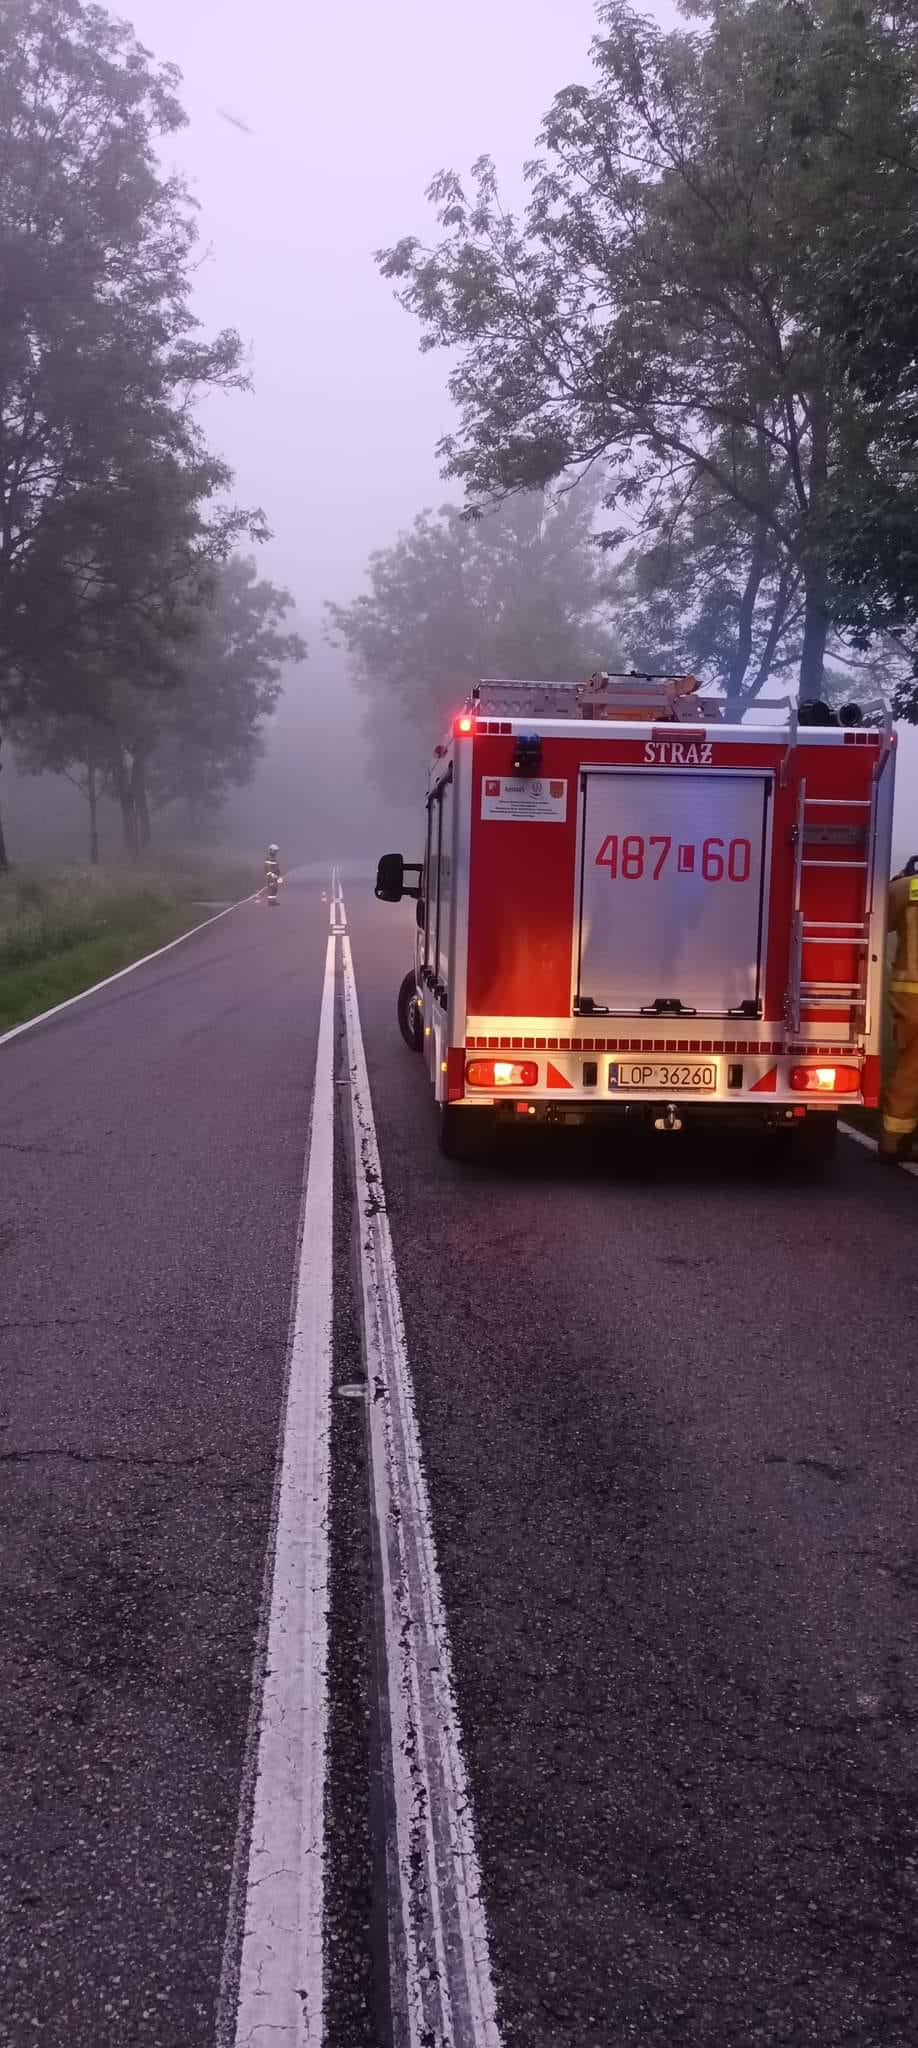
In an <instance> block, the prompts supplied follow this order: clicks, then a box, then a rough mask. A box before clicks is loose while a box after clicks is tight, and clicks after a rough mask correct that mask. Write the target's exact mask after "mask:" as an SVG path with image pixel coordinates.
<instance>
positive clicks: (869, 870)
mask: <svg viewBox="0 0 918 2048" xmlns="http://www.w3.org/2000/svg"><path fill="white" fill-rule="evenodd" d="M793 743H794V741H793V738H792V740H791V746H793ZM891 751H892V721H891V720H889V721H888V723H887V726H886V728H885V729H884V731H883V734H882V737H881V739H880V746H879V752H878V754H877V758H876V760H875V762H874V769H873V778H872V783H871V791H870V795H869V797H835V796H812V797H808V796H807V793H806V778H805V777H804V776H801V777H800V781H799V783H798V785H797V814H796V819H795V823H794V900H793V902H794V907H793V918H792V922H791V952H790V973H789V976H788V988H787V999H786V1003H785V1016H786V1022H787V1027H788V1030H789V1031H791V1032H798V1031H799V1030H800V1028H801V1024H802V1019H803V1012H804V1011H807V1012H808V1013H810V1014H812V1012H814V1011H818V1010H833V1011H839V1010H847V1011H848V1013H849V1023H848V1026H847V1029H844V1028H842V1027H841V1026H840V1025H839V1024H838V1021H837V1019H836V1020H834V1021H833V1023H832V1027H831V1029H832V1036H833V1038H838V1039H839V1040H840V1041H842V1042H846V1043H847V1044H849V1045H852V1046H853V1045H855V1044H857V1043H859V1042H860V1040H862V1039H864V1038H867V1037H869V1034H870V1030H871V1026H872V1019H871V1015H870V975H869V964H870V951H871V947H872V945H873V941H874V921H875V918H876V913H877V903H876V853H877V808H878V803H879V795H880V783H881V780H882V776H883V772H884V770H885V768H886V765H887V763H888V761H889V757H890V753H891ZM824 811H834V812H839V811H841V812H843V813H844V812H846V811H847V812H849V813H851V814H852V816H851V822H850V823H848V824H834V825H826V824H823V823H822V822H821V821H820V818H819V817H818V816H817V815H816V813H818V812H824ZM820 846H857V847H858V848H859V849H862V851H863V859H860V860H831V859H830V860H826V859H824V858H822V857H821V856H820V855H819V854H818V853H816V854H813V853H811V852H808V850H807V849H808V848H813V847H820ZM810 868H825V869H841V870H842V872H843V873H845V874H849V873H851V871H852V870H854V871H855V872H860V873H862V874H863V876H864V902H863V910H862V914H861V916H860V917H859V918H849V919H828V918H818V917H815V918H814V917H811V918H808V917H806V916H805V915H804V912H803V909H802V901H801V899H802V896H803V882H804V874H805V872H806V870H807V869H810ZM840 945H841V946H844V947H846V948H847V949H848V950H850V951H851V952H856V953H857V954H858V955H859V957H860V968H859V972H858V975H857V979H856V980H855V981H850V982H845V981H824V980H821V979H820V978H819V977H818V976H816V975H810V976H808V977H806V978H804V973H803V956H804V948H806V949H809V948H810V947H812V946H834V947H836V948H837V947H838V946H840Z"/></svg>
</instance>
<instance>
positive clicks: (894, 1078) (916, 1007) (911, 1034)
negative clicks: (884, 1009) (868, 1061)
mask: <svg viewBox="0 0 918 2048" xmlns="http://www.w3.org/2000/svg"><path fill="white" fill-rule="evenodd" d="M888 921H889V930H890V932H894V933H895V935H896V957H895V960H894V961H893V966H892V973H891V974H890V978H889V1003H890V1008H891V1010H892V1017H893V1034H894V1038H895V1044H896V1058H895V1064H894V1066H893V1069H892V1072H891V1074H890V1075H889V1078H888V1080H887V1082H886V1086H885V1088H884V1090H883V1123H882V1129H881V1132H880V1158H881V1159H885V1160H888V1161H889V1162H890V1163H891V1164H895V1162H896V1160H897V1159H899V1158H900V1157H901V1155H902V1153H903V1151H906V1150H907V1149H908V1139H909V1138H910V1137H911V1136H912V1133H913V1131H914V1130H915V1127H916V1125H918V854H913V855H912V858H911V860H909V861H906V864H905V867H904V868H903V870H902V873H901V875H896V876H895V877H894V879H893V881H892V882H891V883H890V885H889V913H888Z"/></svg>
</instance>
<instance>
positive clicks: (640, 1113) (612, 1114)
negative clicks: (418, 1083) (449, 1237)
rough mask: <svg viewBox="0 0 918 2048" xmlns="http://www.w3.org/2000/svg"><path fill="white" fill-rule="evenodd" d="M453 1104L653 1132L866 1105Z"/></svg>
mask: <svg viewBox="0 0 918 2048" xmlns="http://www.w3.org/2000/svg"><path fill="white" fill-rule="evenodd" d="M454 1107H455V1108H456V1109H457V1110H459V1111H460V1113H461V1112H462V1111H463V1110H478V1111H479V1112H480V1111H481V1110H486V1111H487V1112H488V1113H489V1114H491V1115H493V1117H494V1120H495V1122H496V1123H500V1124H506V1125H510V1124H513V1125H524V1126H525V1125H533V1124H556V1125H557V1124H568V1125H573V1126H577V1125H580V1126H584V1125H598V1124H607V1125H616V1126H617V1127H619V1128H621V1127H623V1126H625V1125H631V1126H633V1127H640V1126H643V1127H645V1128H646V1129H650V1130H652V1129H654V1128H662V1129H664V1130H665V1129H670V1130H673V1129H685V1130H688V1129H699V1128H701V1127H702V1126H707V1127H708V1128H712V1129H719V1130H726V1129H729V1128H733V1129H746V1130H779V1129H793V1127H794V1126H795V1125H797V1124H800V1123H802V1122H804V1121H810V1120H814V1119H816V1118H819V1119H820V1120H822V1119H825V1118H826V1117H830V1118H833V1119H834V1118H837V1117H838V1116H840V1115H842V1114H845V1113H846V1112H847V1111H848V1110H851V1109H862V1108H863V1107H864V1104H863V1100H862V1098H861V1096H859V1095H847V1096H845V1098H844V1100H843V1101H841V1100H836V1101H832V1102H822V1103H819V1104H818V1105H816V1104H813V1103H807V1104H803V1103H801V1101H800V1098H799V1096H797V1097H796V1098H795V1099H794V1100H793V1101H788V1102H776V1101H775V1100H774V1098H771V1099H769V1101H768V1102H767V1103H763V1102H761V1101H759V1102H757V1101H755V1100H753V1101H751V1102H750V1101H749V1100H748V1099H747V1100H745V1101H736V1100H734V1101H732V1102H726V1101H718V1100H712V1098H711V1097H710V1096H708V1097H706V1098H702V1099H699V1098H698V1097H697V1096H693V1097H690V1098H686V1099H683V1100H681V1101H680V1100H679V1099H678V1097H672V1096H670V1097H663V1096H654V1097H653V1099H652V1100H651V1099H648V1098H647V1097H642V1098H641V1099H640V1100H639V1101H637V1100H628V1101H624V1102H621V1101H619V1102H610V1101H609V1100H608V1099H605V1100H602V1101H596V1100H595V1098H594V1099H587V1098H585V1097H584V1098H581V1099H579V1100H575V1099H574V1098H572V1097H571V1096H568V1097H567V1098H566V1099H565V1100H564V1101H563V1102H559V1101H557V1100H556V1101H553V1102H546V1101H545V1100H544V1099H538V1098H533V1097H530V1096H515V1097H514V1098H513V1099H512V1100H511V1099H508V1098H507V1097H506V1096H500V1097H497V1096H489V1095H484V1096H483V1095H481V1094H480V1093H478V1092H477V1091H476V1093H475V1094H474V1095H472V1094H469V1095H466V1097H465V1099H464V1101H463V1102H461V1103H456V1104H455V1105H454Z"/></svg>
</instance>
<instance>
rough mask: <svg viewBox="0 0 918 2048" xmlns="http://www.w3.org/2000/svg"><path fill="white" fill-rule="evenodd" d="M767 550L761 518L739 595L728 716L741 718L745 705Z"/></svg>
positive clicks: (766, 537)
mask: <svg viewBox="0 0 918 2048" xmlns="http://www.w3.org/2000/svg"><path fill="white" fill-rule="evenodd" d="M767 550H768V534H767V531H766V527H765V521H764V519H762V520H758V521H757V522H756V532H755V539H754V541H753V545H752V554H751V557H750V561H749V573H748V575H747V577H746V584H745V588H744V590H743V595H742V597H741V598H740V608H739V617H738V619H737V622H736V647H735V649H734V654H733V660H732V661H731V663H730V673H729V675H728V677H727V692H726V696H727V717H728V718H742V715H743V710H744V708H745V699H744V695H743V684H744V682H745V680H746V672H747V670H748V667H749V663H750V661H751V660H752V629H753V626H754V624H755V607H756V600H757V598H758V595H759V591H760V589H761V585H762V577H763V576H764V574H765V562H766V558H767Z"/></svg>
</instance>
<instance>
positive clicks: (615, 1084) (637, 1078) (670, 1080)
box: [609, 1060, 717, 1095]
mask: <svg viewBox="0 0 918 2048" xmlns="http://www.w3.org/2000/svg"><path fill="white" fill-rule="evenodd" d="M609 1087H610V1088H626V1089H636V1088H651V1089H653V1091H654V1093H657V1094H658V1093H660V1092H661V1091H662V1092H664V1093H666V1094H669V1095H687V1094H695V1093H698V1092H700V1091H702V1090H704V1089H706V1088H708V1089H710V1088H716V1087H717V1068H716V1066H714V1065H713V1064H712V1063H711V1062H710V1061H706V1062H704V1063H699V1062H698V1061H697V1060H673V1061H672V1062H671V1063H670V1064H669V1065H661V1064H660V1063H659V1062H658V1061H654V1060H616V1061H614V1062H613V1064H612V1065H611V1066H610V1068H609Z"/></svg>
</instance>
